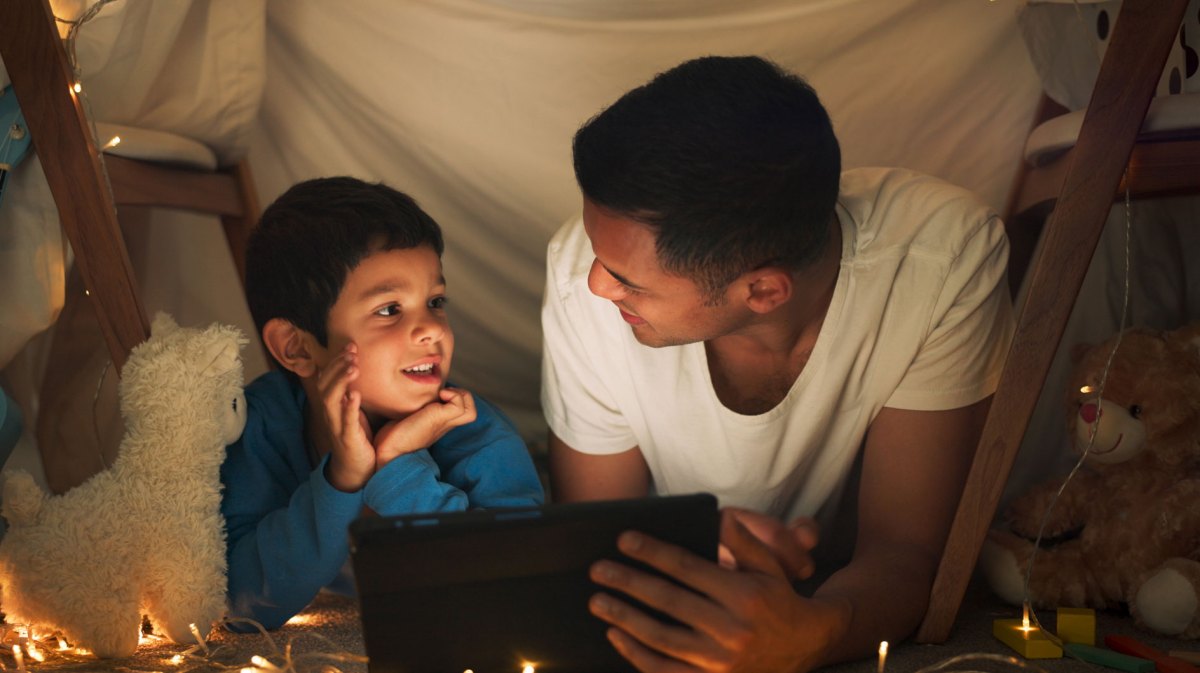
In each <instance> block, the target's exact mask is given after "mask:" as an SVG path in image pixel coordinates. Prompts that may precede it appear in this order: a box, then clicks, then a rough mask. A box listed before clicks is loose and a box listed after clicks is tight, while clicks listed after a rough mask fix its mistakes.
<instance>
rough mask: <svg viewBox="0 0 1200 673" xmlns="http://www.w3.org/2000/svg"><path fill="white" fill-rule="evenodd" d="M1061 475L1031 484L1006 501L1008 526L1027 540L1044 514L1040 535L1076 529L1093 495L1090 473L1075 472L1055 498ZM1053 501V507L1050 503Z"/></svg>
mask: <svg viewBox="0 0 1200 673" xmlns="http://www.w3.org/2000/svg"><path fill="white" fill-rule="evenodd" d="M1062 485H1063V479H1061V478H1060V479H1052V480H1050V481H1046V482H1043V483H1041V484H1038V485H1037V486H1034V487H1033V488H1031V489H1030V490H1029V491H1027V492H1026V493H1025V494H1023V495H1021V496H1020V497H1019V498H1017V499H1016V500H1014V501H1013V502H1012V504H1010V505H1009V507H1008V511H1007V513H1006V516H1005V520H1006V522H1007V524H1008V528H1009V530H1011V531H1012V532H1013V533H1016V534H1017V535H1020V536H1021V537H1023V538H1026V539H1028V540H1033V539H1035V538H1036V537H1037V534H1038V531H1039V529H1040V528H1041V526H1042V519H1043V518H1045V522H1046V523H1045V529H1044V530H1043V531H1042V536H1043V537H1044V538H1056V537H1060V536H1063V535H1067V534H1070V533H1072V532H1073V531H1076V530H1077V529H1079V528H1080V527H1081V526H1082V525H1083V523H1084V521H1085V520H1086V511H1087V502H1088V498H1090V497H1094V495H1093V490H1094V488H1095V486H1096V480H1095V478H1094V476H1093V475H1092V474H1091V473H1089V472H1083V471H1081V472H1077V473H1076V474H1075V476H1074V477H1072V478H1071V480H1070V481H1069V482H1068V483H1067V485H1066V487H1065V488H1063V492H1062V495H1061V496H1058V499H1057V500H1055V495H1056V494H1057V493H1058V490H1059V488H1062ZM1052 504H1053V509H1051V505H1052Z"/></svg>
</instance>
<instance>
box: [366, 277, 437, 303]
mask: <svg viewBox="0 0 1200 673" xmlns="http://www.w3.org/2000/svg"><path fill="white" fill-rule="evenodd" d="M438 285H441V286H443V287H444V286H445V285H446V277H445V276H442V275H439V276H438ZM408 286H409V283H406V282H404V281H392V280H386V281H384V282H382V283H380V284H378V285H376V286H375V287H371V288H368V289H366V290H363V291H362V293H360V294H359V295H358V301H366V300H368V299H370V298H371V297H377V296H379V295H381V294H388V293H390V292H395V291H397V290H405V289H408Z"/></svg>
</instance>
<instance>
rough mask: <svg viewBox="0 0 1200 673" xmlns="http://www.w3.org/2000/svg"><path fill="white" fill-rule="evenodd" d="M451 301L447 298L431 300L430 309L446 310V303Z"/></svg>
mask: <svg viewBox="0 0 1200 673" xmlns="http://www.w3.org/2000/svg"><path fill="white" fill-rule="evenodd" d="M448 301H450V300H449V299H447V298H445V297H434V298H433V299H430V300H429V308H435V309H436V308H446V302H448Z"/></svg>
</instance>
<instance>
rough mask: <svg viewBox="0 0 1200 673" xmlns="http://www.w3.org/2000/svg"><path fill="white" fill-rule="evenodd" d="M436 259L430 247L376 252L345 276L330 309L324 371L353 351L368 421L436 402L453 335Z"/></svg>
mask: <svg viewBox="0 0 1200 673" xmlns="http://www.w3.org/2000/svg"><path fill="white" fill-rule="evenodd" d="M445 304H446V281H445V279H444V278H443V277H442V261H441V259H439V258H438V255H437V253H436V252H434V251H433V249H432V248H430V247H428V246H421V247H417V248H409V249H404V250H381V251H378V252H375V253H372V254H370V255H368V256H367V257H366V258H364V259H363V261H362V262H360V263H359V264H358V266H356V267H354V269H353V270H351V271H350V272H349V273H348V274H347V275H346V282H345V284H344V285H343V286H342V292H341V294H339V295H338V298H337V302H336V303H334V305H333V307H332V308H331V309H330V310H329V320H328V334H329V347H328V348H327V349H325V350H324V352H321V353H319V354H318V355H317V360H318V366H319V367H320V368H322V369H323V368H324V367H325V366H326V365H327V364H328V363H329V361H330V360H332V359H333V358H334V357H336V356H337V355H338V354H339V353H341V352H342V349H343V348H344V347H345V345H346V344H347V343H350V342H353V343H354V344H355V345H356V346H357V348H358V369H359V375H358V378H357V380H355V381H353V382H352V383H351V384H350V389H351V390H358V391H359V392H360V393H361V394H362V408H363V411H365V412H366V414H367V418H368V419H371V420H378V419H380V418H388V419H397V418H403V417H405V416H407V415H409V414H411V413H413V412H415V411H417V410H418V409H420V408H421V407H423V406H425V405H426V404H428V403H429V402H431V401H433V400H436V399H437V398H438V391H439V390H441V388H442V386H443V385H444V384H445V383H446V377H447V376H448V375H449V373H450V358H451V356H452V355H453V354H454V333H453V332H452V331H451V330H450V323H449V321H448V320H447V318H446V309H445Z"/></svg>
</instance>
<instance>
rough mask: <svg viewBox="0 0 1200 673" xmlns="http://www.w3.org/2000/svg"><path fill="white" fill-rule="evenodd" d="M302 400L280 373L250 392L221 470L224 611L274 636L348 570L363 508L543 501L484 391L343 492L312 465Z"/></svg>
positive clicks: (389, 510) (521, 448)
mask: <svg viewBox="0 0 1200 673" xmlns="http://www.w3.org/2000/svg"><path fill="white" fill-rule="evenodd" d="M306 399H307V397H306V395H305V393H304V390H303V388H301V387H300V386H299V385H298V384H296V383H293V382H292V381H291V380H289V378H288V377H287V376H286V375H285V374H283V373H282V372H268V373H266V374H263V375H262V376H260V377H259V378H257V379H256V380H255V381H254V382H253V383H251V384H250V385H249V386H247V387H246V402H247V420H246V429H245V431H243V433H242V436H241V438H240V439H238V441H237V442H235V443H233V444H231V445H230V446H229V447H228V448H227V450H226V457H225V462H224V464H222V466H221V482H222V484H223V485H224V489H225V490H224V493H223V496H222V499H221V513H222V514H223V515H224V517H225V531H226V536H227V538H226V539H227V548H226V553H227V558H228V562H229V588H228V599H229V614H230V615H231V616H235V617H245V618H250V619H253V620H255V621H257V622H259V623H260V624H262V625H263V626H264V627H266V628H268V629H273V628H276V627H278V626H280V625H282V624H283V623H284V622H286V621H287V620H288V619H290V618H291V617H292V616H293V615H295V614H296V613H297V612H299V611H300V610H302V609H304V607H305V606H307V605H308V603H309V602H310V601H312V599H313V597H314V596H316V595H317V592H318V591H320V590H321V588H322V587H324V586H326V585H329V584H330V583H331V582H333V581H334V579H335V578H336V577H337V576H338V573H339V571H340V570H341V568H342V566H343V565H344V564H345V562H346V559H347V557H348V556H349V541H348V537H347V528H348V527H349V525H350V522H351V521H353V520H354V519H355V518H356V517H358V516H359V515H360V513H361V512H362V509H363V507H364V506H365V507H369V508H371V509H372V510H374V511H375V512H377V513H379V514H381V515H385V516H387V515H397V514H413V513H420V512H439V511H452V510H465V509H468V508H491V507H520V506H527V505H537V504H541V503H542V501H543V498H544V495H543V493H542V487H541V482H540V481H539V480H538V477H537V472H536V470H535V469H534V466H533V461H532V460H531V459H530V457H529V452H528V451H527V450H526V448H525V443H524V442H523V441H522V440H521V439H520V437H519V436H518V435H517V433H516V430H515V429H514V428H513V426H512V423H511V422H510V421H509V420H508V418H507V417H505V416H504V414H503V413H502V412H501V411H500V410H499V409H497V408H496V407H494V406H492V405H491V404H490V403H488V402H487V401H486V400H484V399H482V398H480V397H479V396H476V397H475V408H476V419H475V421H474V422H472V423H469V424H467V425H464V426H461V427H458V428H454V429H453V430H451V431H450V432H448V433H446V434H445V435H444V436H443V437H442V438H441V439H439V440H438V441H437V442H435V443H434V444H433V446H431V447H429V448H428V449H422V450H420V451H415V452H413V453H408V454H405V455H402V456H398V457H396V458H394V459H393V460H392V461H391V462H389V463H388V464H387V465H385V466H384V467H383V468H382V469H380V470H379V471H378V472H376V473H375V474H374V475H373V476H372V477H371V478H370V480H368V481H367V483H366V485H365V486H364V487H363V488H362V489H361V490H360V491H358V492H355V493H344V492H342V491H339V490H338V489H336V488H334V487H333V486H332V485H331V484H330V483H329V481H328V480H327V479H326V478H325V469H324V468H325V463H326V461H328V457H326V458H325V459H323V460H321V461H320V462H319V464H318V465H316V466H314V465H313V464H312V459H311V458H310V455H312V454H311V453H310V451H309V448H308V446H309V441H308V436H307V432H306V428H305V404H306ZM231 628H233V629H234V630H250V628H249V627H241V628H239V625H238V624H237V623H234V624H233V625H232V626H231Z"/></svg>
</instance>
